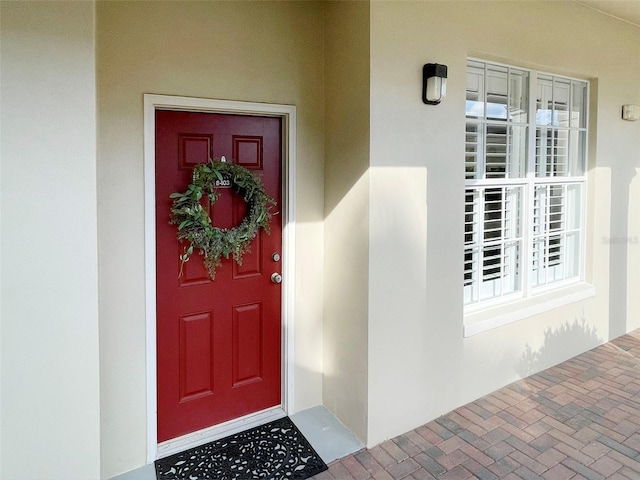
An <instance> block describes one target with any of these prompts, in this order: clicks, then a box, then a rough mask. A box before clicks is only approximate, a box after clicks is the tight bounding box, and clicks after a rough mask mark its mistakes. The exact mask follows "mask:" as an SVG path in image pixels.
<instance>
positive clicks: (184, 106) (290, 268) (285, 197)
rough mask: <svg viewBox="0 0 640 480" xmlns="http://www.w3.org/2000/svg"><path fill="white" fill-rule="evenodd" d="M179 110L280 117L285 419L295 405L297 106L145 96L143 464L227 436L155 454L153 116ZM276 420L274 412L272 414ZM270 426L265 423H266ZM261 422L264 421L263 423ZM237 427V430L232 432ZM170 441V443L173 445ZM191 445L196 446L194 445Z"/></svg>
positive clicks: (204, 434)
mask: <svg viewBox="0 0 640 480" xmlns="http://www.w3.org/2000/svg"><path fill="white" fill-rule="evenodd" d="M158 109H165V110H182V111H195V112H213V113H228V114H244V115H256V116H268V117H278V118H281V119H282V202H283V208H282V215H283V218H282V253H283V254H282V272H283V275H282V277H283V280H282V343H283V348H282V367H283V371H282V405H281V406H280V407H279V408H280V409H281V411H282V412H283V414H287V413H288V412H292V411H294V406H293V387H294V385H293V352H294V349H293V339H294V336H293V327H294V298H295V292H294V287H295V218H296V208H295V207H296V195H295V185H296V182H295V179H296V171H295V170H296V107H295V106H293V105H275V104H267V103H250V102H239V101H232V100H214V99H204V98H193V97H178V96H170V95H154V94H145V95H144V230H145V246H144V249H145V255H144V256H145V294H146V295H145V296H146V298H145V307H146V308H145V320H146V363H147V375H146V377H147V463H153V462H154V461H155V460H156V459H157V458H159V457H158V456H159V454H161V455H162V456H165V455H168V454H169V453H167V452H170V451H173V449H174V448H181V446H183V445H185V444H189V445H191V446H195V445H197V444H203V443H206V442H208V441H212V440H215V439H216V438H221V436H222V433H223V432H226V433H230V428H229V427H230V425H228V424H229V422H226V423H225V424H222V425H221V426H216V427H220V428H213V429H212V428H208V429H205V430H202V431H200V432H195V433H193V434H189V436H184V437H180V438H179V439H175V444H174V445H167V443H168V442H163V444H162V448H161V449H160V450H161V451H159V448H158V447H159V446H158V440H157V438H158V437H157V418H158V417H157V411H158V409H157V388H156V238H155V237H156V235H155V228H156V227H155V224H156V218H155V204H156V198H155V130H156V125H155V111H156V110H158ZM276 415H277V413H276ZM270 417H271V415H266V416H265V412H258V413H256V414H254V415H249V416H247V417H243V418H242V419H237V420H235V421H232V422H235V424H236V426H238V425H244V426H248V425H250V424H253V423H258V424H259V423H260V422H261V421H262V420H264V419H265V418H270ZM266 421H268V420H266ZM262 423H264V421H262ZM233 428H235V427H233ZM170 442H173V440H171V441H170ZM194 442H196V443H195V444H194Z"/></svg>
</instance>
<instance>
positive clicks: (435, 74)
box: [422, 63, 447, 105]
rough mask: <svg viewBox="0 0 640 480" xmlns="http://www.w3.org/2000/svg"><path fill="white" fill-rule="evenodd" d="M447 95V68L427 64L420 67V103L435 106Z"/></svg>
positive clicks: (435, 64)
mask: <svg viewBox="0 0 640 480" xmlns="http://www.w3.org/2000/svg"><path fill="white" fill-rule="evenodd" d="M446 94H447V66H446V65H439V64H437V63H427V64H426V65H425V66H424V67H422V101H423V102H424V103H426V104H428V105H437V104H439V103H440V102H441V101H442V99H443V98H444V97H445V95H446Z"/></svg>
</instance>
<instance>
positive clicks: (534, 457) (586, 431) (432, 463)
mask: <svg viewBox="0 0 640 480" xmlns="http://www.w3.org/2000/svg"><path fill="white" fill-rule="evenodd" d="M313 478H314V479H315V480H350V479H357V480H366V479H376V480H390V479H395V480H397V479H407V480H410V479H418V480H431V479H437V480H467V479H480V480H495V479H500V480H502V479H504V480H525V479H526V480H529V479H545V480H580V479H587V480H601V479H612V480H613V479H615V480H638V479H640V330H636V331H634V332H632V333H630V334H627V335H624V336H622V337H619V338H617V339H615V340H613V341H611V342H609V343H606V344H604V345H601V346H599V347H597V348H595V349H594V350H591V351H589V352H586V353H584V354H581V355H578V356H577V357H574V358H572V359H570V360H568V361H566V362H564V363H561V364H560V365H557V366H555V367H553V368H550V369H548V370H545V371H543V372H541V373H538V374H536V375H533V376H531V377H527V378H525V379H523V380H520V381H517V382H515V383H513V384H511V385H508V386H506V387H504V388H502V389H500V390H498V391H496V392H494V393H491V394H490V395H487V396H485V397H483V398H481V399H479V400H476V401H475V402H472V403H470V404H468V405H465V406H463V407H460V408H458V409H457V410H455V411H453V412H451V413H449V414H447V415H444V416H442V417H440V418H438V419H437V420H435V421H433V422H430V423H428V424H426V425H423V426H421V427H419V428H416V429H415V430H412V431H410V432H408V433H405V434H404V435H400V436H398V437H396V438H393V439H391V440H388V441H386V442H384V443H382V444H381V445H378V446H376V447H374V448H371V449H368V450H360V451H359V452H356V453H354V454H351V455H348V456H346V457H344V458H342V459H340V460H336V461H334V462H332V463H331V464H330V465H329V470H328V471H326V472H323V473H321V474H318V475H316V476H315V477H313Z"/></svg>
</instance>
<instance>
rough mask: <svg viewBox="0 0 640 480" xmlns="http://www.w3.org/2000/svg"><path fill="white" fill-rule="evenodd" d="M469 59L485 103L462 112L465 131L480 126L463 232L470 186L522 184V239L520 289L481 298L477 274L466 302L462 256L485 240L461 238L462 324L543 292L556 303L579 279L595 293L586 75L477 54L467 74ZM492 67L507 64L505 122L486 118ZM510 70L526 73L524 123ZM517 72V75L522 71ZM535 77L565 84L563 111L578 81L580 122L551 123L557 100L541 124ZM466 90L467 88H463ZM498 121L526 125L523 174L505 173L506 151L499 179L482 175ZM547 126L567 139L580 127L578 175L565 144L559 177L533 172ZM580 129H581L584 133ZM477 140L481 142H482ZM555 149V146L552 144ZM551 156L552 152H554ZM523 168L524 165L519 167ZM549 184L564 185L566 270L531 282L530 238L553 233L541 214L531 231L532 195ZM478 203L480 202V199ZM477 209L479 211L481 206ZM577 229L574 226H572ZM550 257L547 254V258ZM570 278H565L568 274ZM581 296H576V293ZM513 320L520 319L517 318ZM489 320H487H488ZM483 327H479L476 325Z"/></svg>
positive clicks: (480, 231) (467, 181)
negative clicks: (574, 202)
mask: <svg viewBox="0 0 640 480" xmlns="http://www.w3.org/2000/svg"><path fill="white" fill-rule="evenodd" d="M473 62H477V63H479V64H482V65H483V67H484V74H483V86H482V99H480V100H479V101H482V102H483V103H484V105H483V108H484V112H483V113H484V115H482V116H477V117H473V116H468V115H467V113H466V112H465V125H466V126H465V132H466V134H465V135H468V134H469V130H468V125H469V124H470V123H476V124H477V125H479V126H481V130H482V134H481V135H482V136H481V139H480V141H477V142H476V144H475V158H476V160H475V161H476V164H475V166H474V168H475V172H476V174H475V176H476V178H468V177H467V168H466V167H465V202H464V203H465V237H466V236H467V233H468V230H467V228H466V224H467V219H468V217H467V214H468V211H467V204H468V203H467V194H468V192H469V191H475V192H478V191H480V190H486V189H491V188H505V189H506V188H507V187H516V188H521V189H522V192H523V193H522V199H521V205H520V208H521V217H522V218H521V220H520V221H521V222H522V223H521V226H520V228H521V229H522V231H521V234H520V238H521V244H520V247H521V250H520V260H519V261H520V265H519V270H520V272H519V277H520V278H519V280H518V281H519V287H520V288H519V289H518V288H516V289H515V291H514V292H513V293H507V294H503V293H502V292H501V293H500V295H497V296H493V297H489V298H485V299H482V298H480V297H479V292H480V289H481V288H482V285H483V283H484V282H483V280H482V278H483V277H482V275H481V274H478V275H481V276H480V277H479V279H475V280H474V282H475V283H474V282H472V285H473V286H474V287H472V288H475V289H476V291H477V292H476V293H475V296H474V297H473V298H472V301H471V302H470V303H468V302H467V297H468V295H467V291H466V288H467V284H468V281H467V278H466V277H467V271H468V270H467V260H466V255H467V251H468V247H469V246H470V245H472V246H473V248H475V249H477V250H478V251H479V252H480V253H478V255H482V247H483V245H485V243H484V242H483V241H482V240H481V241H479V242H477V241H476V242H474V243H472V244H469V243H467V241H466V238H465V242H464V253H465V260H464V263H463V264H464V265H465V267H464V269H463V270H464V272H465V275H464V281H463V290H464V294H463V298H464V313H465V327H467V326H468V325H469V324H471V323H473V320H474V316H475V317H476V320H477V319H482V312H485V311H489V310H491V309H501V310H504V309H503V308H501V307H503V306H505V305H507V306H511V307H512V308H517V306H515V307H514V306H513V304H514V303H517V302H519V303H522V304H528V303H529V300H530V299H532V298H534V297H541V296H543V297H544V296H547V297H549V298H551V297H553V298H554V299H555V300H554V301H553V302H551V304H553V305H555V304H558V301H557V298H556V297H558V296H559V295H560V296H561V295H562V291H563V289H568V290H567V291H571V292H573V290H575V287H576V285H579V284H584V285H585V286H586V287H585V291H587V290H588V292H589V295H591V294H593V291H592V288H593V287H591V286H590V285H587V284H586V283H585V273H586V248H587V241H586V240H587V238H586V237H587V236H586V227H587V212H586V210H587V189H588V164H589V161H588V159H589V151H588V143H589V142H588V139H589V128H590V125H589V121H590V120H589V119H590V108H589V107H590V98H591V97H590V96H591V82H590V81H589V80H588V79H586V78H576V77H571V76H567V75H560V74H554V73H550V72H545V71H542V70H536V69H532V68H526V67H521V66H518V65H511V64H505V63H501V62H495V61H492V60H487V59H482V58H476V57H468V58H467V62H466V70H465V73H466V75H469V73H470V71H471V70H470V68H471V67H472V63H473ZM490 67H494V69H495V71H498V69H506V71H507V93H506V97H507V98H506V103H505V106H506V116H505V120H504V122H496V121H495V119H491V118H490V117H489V115H488V114H487V111H488V106H487V99H488V93H487V90H488V87H487V83H488V81H487V78H488V73H487V72H488V71H489V68H490ZM511 69H514V70H516V71H518V72H520V73H522V72H527V74H528V92H527V96H528V99H527V100H528V111H527V117H526V122H525V123H522V122H521V121H520V122H515V123H514V122H512V121H510V115H511V114H510V109H509V106H510V105H511V104H510V102H511V101H512V98H511V97H510V91H509V89H510V88H511V87H510V85H509V84H510V78H511V77H510V75H511ZM520 73H519V74H520ZM539 77H543V78H545V79H551V81H552V89H553V85H554V84H555V82H556V80H558V81H561V82H566V83H567V84H568V85H569V93H568V100H567V112H572V111H573V107H574V106H575V103H574V102H575V100H576V99H575V98H574V94H573V92H574V88H576V86H580V88H581V89H584V90H583V94H581V95H583V96H581V99H580V100H581V108H582V110H581V111H583V112H584V115H583V117H584V118H583V119H581V121H579V122H578V123H580V125H578V126H573V125H572V124H573V122H574V119H573V118H572V117H571V116H570V115H569V116H567V119H566V122H567V125H566V126H562V125H560V124H559V123H558V122H557V121H556V122H554V115H553V112H554V111H556V110H555V103H554V104H553V105H554V106H553V107H552V114H551V120H550V122H549V125H545V124H541V123H539V122H538V119H537V98H538V89H539V88H542V87H541V86H540V85H542V84H539V83H538V78H539ZM575 82H579V83H575ZM465 91H466V90H465ZM465 98H468V97H467V93H465ZM497 123H500V124H501V125H504V127H505V128H506V130H507V131H508V130H509V128H510V127H511V126H513V125H516V126H518V127H519V128H524V129H525V130H526V132H527V133H526V141H527V145H526V157H525V159H524V162H525V164H524V167H523V168H524V173H523V175H522V176H521V177H510V176H509V172H510V165H509V164H508V156H507V157H506V158H505V166H504V177H503V178H495V177H494V178H486V175H484V173H485V168H486V154H487V150H486V145H487V134H486V132H487V125H495V124H497ZM545 128H546V129H547V131H548V132H550V134H551V135H553V134H554V133H555V132H559V131H560V132H564V133H565V134H566V135H567V139H569V142H571V140H570V139H571V138H572V135H574V132H578V133H577V137H576V138H577V140H578V142H582V145H581V147H580V144H578V148H581V149H582V152H581V155H580V161H581V162H582V167H581V173H582V174H581V175H569V173H571V172H570V166H571V163H570V162H571V160H570V155H571V152H570V151H569V150H568V147H567V154H566V159H567V160H566V162H567V167H566V168H567V171H566V175H565V176H562V175H545V176H537V174H536V169H537V168H538V165H537V161H536V160H537V157H536V148H537V138H538V131H539V129H545ZM478 130H480V128H476V132H477V131H478ZM582 132H584V133H582ZM476 135H480V134H479V133H476ZM480 142H481V143H480ZM504 148H505V151H508V149H509V148H510V144H509V136H508V135H507V136H506V137H505V147H504ZM554 148H555V146H554ZM467 155H468V151H467V148H466V147H465V164H466V162H467V160H466V159H467ZM480 157H482V164H481V163H480V160H479V159H480ZM554 158H555V157H554ZM521 168H522V167H521ZM478 172H480V175H479V174H478ZM478 176H480V178H477V177H478ZM553 185H559V186H561V188H563V190H564V197H563V199H565V201H564V212H563V213H564V215H563V218H564V220H563V223H564V224H565V225H564V227H563V228H562V230H561V231H560V233H559V235H560V236H562V238H563V239H564V240H563V243H562V244H561V245H562V248H564V249H565V259H564V261H563V262H562V268H563V270H564V278H563V279H561V280H557V281H551V282H548V283H545V284H542V285H534V284H533V282H532V280H531V278H530V277H531V276H532V275H533V274H532V271H533V270H532V258H533V255H534V240H535V239H536V238H541V237H544V238H547V239H549V238H550V237H551V236H553V233H552V232H549V230H548V229H547V228H548V227H549V225H550V224H551V223H552V222H551V220H548V219H545V223H544V226H545V227H546V228H545V229H543V232H542V233H540V232H538V233H535V232H534V225H533V224H534V218H535V214H534V202H535V200H536V197H535V195H536V191H537V189H538V188H541V187H543V186H546V188H547V190H548V191H549V190H550V189H551V188H552V186H553ZM574 185H578V188H579V192H580V193H579V195H578V202H579V213H578V215H577V219H578V222H579V224H578V229H577V232H578V235H579V238H578V240H577V248H578V252H577V254H576V262H577V275H575V276H570V277H568V276H567V274H566V272H567V268H568V266H567V265H568V262H569V260H568V257H566V250H567V245H569V243H568V241H567V238H568V237H567V235H568V232H569V230H570V229H569V228H568V226H567V222H568V219H567V218H568V216H569V207H568V206H567V205H566V203H567V200H566V198H568V193H567V192H568V189H569V188H570V186H574ZM504 201H505V200H504V198H503V202H504ZM479 203H482V202H479ZM479 211H482V209H480V210H479ZM478 222H479V223H481V224H482V226H481V228H478V229H477V232H475V231H474V230H473V229H472V236H473V235H474V234H476V233H477V234H478V235H479V236H483V234H484V232H485V231H486V229H485V225H484V220H483V219H482V218H479V219H478ZM573 230H575V229H573ZM571 234H575V231H572V232H571ZM501 241H502V242H503V243H504V242H507V241H508V239H504V238H501ZM547 261H548V259H547ZM503 263H504V254H503V259H502V260H501V265H502V264H503ZM471 265H472V269H471V270H470V272H471V274H472V275H473V272H474V270H473V266H474V265H475V266H477V267H478V269H481V268H482V265H483V259H482V257H480V258H479V259H478V260H477V261H475V262H472V263H471ZM546 268H547V269H548V268H549V267H548V266H547V267H546ZM546 272H547V270H545V274H546ZM567 277H568V278H567ZM579 296H580V295H578V297H579ZM569 297H571V298H573V297H576V295H575V294H573V293H572V294H570V295H569ZM507 313H508V310H505V314H507ZM515 319H516V320H517V319H519V318H515ZM490 323H491V322H490ZM472 330H473V331H474V333H479V332H475V330H476V329H475V328H472ZM480 331H483V330H480Z"/></svg>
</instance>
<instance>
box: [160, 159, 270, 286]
mask: <svg viewBox="0 0 640 480" xmlns="http://www.w3.org/2000/svg"><path fill="white" fill-rule="evenodd" d="M218 186H231V187H233V188H235V190H236V191H237V192H238V193H239V194H241V195H242V196H243V197H244V200H245V202H247V204H248V212H247V215H246V216H245V217H244V219H243V220H242V221H241V222H240V225H238V226H237V227H234V228H230V229H226V228H217V227H214V226H213V225H212V223H211V218H209V214H208V213H207V210H206V209H205V208H204V207H203V206H202V204H201V200H202V197H203V196H204V195H207V196H208V197H209V203H210V204H211V206H213V204H214V203H215V202H216V200H217V199H218V195H217V194H216V187H218ZM170 198H173V199H174V201H173V207H172V208H171V223H173V224H175V225H177V226H178V240H179V241H181V242H182V241H187V242H188V245H186V246H185V248H184V253H183V254H182V255H180V260H181V264H180V276H181V275H182V269H183V266H184V264H185V263H186V262H188V261H189V258H190V257H191V255H192V254H193V252H194V250H199V251H200V254H201V255H204V264H205V266H206V267H207V270H208V271H209V276H210V277H211V279H212V280H213V279H215V276H216V268H217V267H219V266H220V265H221V262H222V260H221V258H222V257H224V258H229V255H232V256H233V259H234V260H235V261H236V262H237V263H238V264H239V265H242V256H243V255H244V254H245V253H247V252H248V251H249V250H250V248H249V246H250V244H251V241H252V240H253V239H254V238H255V237H256V235H257V234H258V230H259V229H260V228H263V229H264V230H265V231H266V232H267V233H269V223H270V221H271V212H270V211H269V209H270V207H271V206H272V205H275V204H276V202H275V200H273V199H272V198H271V197H269V196H268V195H267V193H266V192H265V189H264V185H263V184H262V182H261V180H260V177H259V176H258V175H257V174H256V173H255V172H252V171H251V170H247V169H246V168H244V167H241V166H240V165H235V164H233V163H231V162H226V161H225V160H224V157H223V159H222V161H220V160H211V159H209V162H208V163H201V164H199V165H197V166H196V167H195V168H194V169H193V180H192V182H191V183H190V184H189V186H188V187H187V190H186V191H185V192H184V193H180V192H177V193H172V194H171V195H170Z"/></svg>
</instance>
